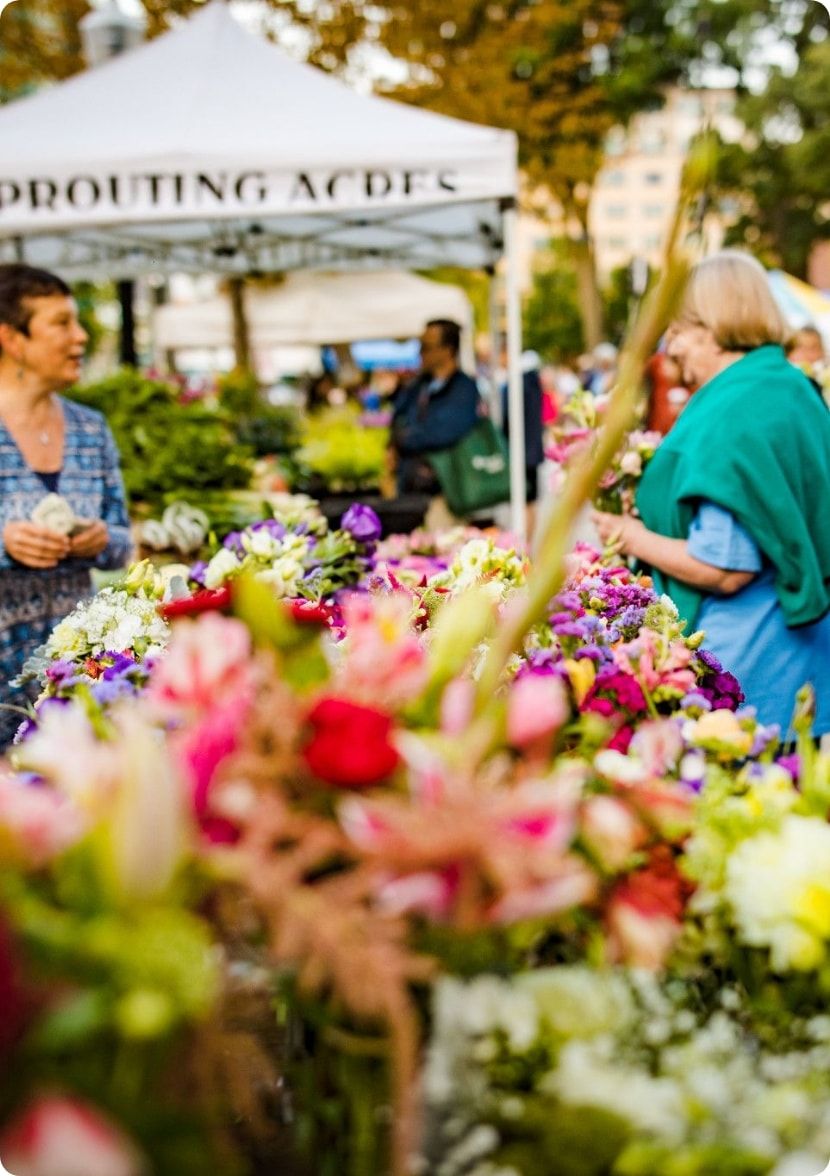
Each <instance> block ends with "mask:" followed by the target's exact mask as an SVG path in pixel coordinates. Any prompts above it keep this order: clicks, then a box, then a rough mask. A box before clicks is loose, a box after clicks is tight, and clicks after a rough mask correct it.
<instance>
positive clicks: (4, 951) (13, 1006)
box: [0, 914, 28, 1057]
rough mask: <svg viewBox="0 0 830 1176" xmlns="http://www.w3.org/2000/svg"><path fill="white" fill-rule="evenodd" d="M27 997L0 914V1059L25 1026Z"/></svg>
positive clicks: (5, 925) (3, 919) (8, 932)
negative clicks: (0, 1011)
mask: <svg viewBox="0 0 830 1176" xmlns="http://www.w3.org/2000/svg"><path fill="white" fill-rule="evenodd" d="M27 1004H28V1001H27V997H26V992H25V989H24V987H23V978H22V976H21V974H20V965H19V962H18V960H17V957H16V955H15V950H14V942H13V939H12V934H11V931H10V929H9V926H8V924H7V923H6V920H5V918H4V917H3V915H2V914H0V1009H1V1010H2V1016H0V1057H3V1056H4V1055H5V1054H7V1053H8V1052H9V1051H10V1050H11V1049H12V1047H13V1046H14V1045H15V1043H16V1042H17V1039H18V1038H19V1037H20V1035H21V1033H22V1032H23V1029H24V1027H25V1024H26V1019H27V1012H28V1009H27Z"/></svg>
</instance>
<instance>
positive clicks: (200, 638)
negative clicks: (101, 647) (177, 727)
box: [149, 612, 253, 718]
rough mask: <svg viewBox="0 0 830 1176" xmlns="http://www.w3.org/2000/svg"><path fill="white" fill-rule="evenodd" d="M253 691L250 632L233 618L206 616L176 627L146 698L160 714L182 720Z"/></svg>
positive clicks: (211, 613)
mask: <svg viewBox="0 0 830 1176" xmlns="http://www.w3.org/2000/svg"><path fill="white" fill-rule="evenodd" d="M252 689H253V674H252V666H251V635H250V633H249V632H248V629H247V628H246V626H245V625H243V623H242V622H241V621H238V620H235V619H234V618H233V617H223V616H221V615H220V614H219V613H213V612H207V613H203V614H202V615H201V616H200V617H199V618H198V619H197V620H195V621H181V622H179V624H177V625H176V628H175V631H174V634H173V639H172V641H171V643H170V646H169V648H168V650H167V653H166V654H165V656H164V657H163V658H161V659H160V661H159V663H158V665H157V667H156V669H155V671H154V673H153V676H152V678H151V681H150V689H149V698H150V701H151V703H152V704H153V706H154V707H155V708H156V709H157V710H158V711H160V712H161V714H162V715H164V716H167V717H170V718H184V717H193V716H198V715H202V714H205V713H206V712H207V711H210V710H212V709H213V708H215V707H217V706H219V705H225V704H227V703H230V702H238V700H239V698H240V697H245V698H248V697H250V695H251V693H252Z"/></svg>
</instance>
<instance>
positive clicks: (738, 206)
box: [716, 29, 830, 278]
mask: <svg viewBox="0 0 830 1176" xmlns="http://www.w3.org/2000/svg"><path fill="white" fill-rule="evenodd" d="M821 31H822V30H820V29H818V30H817V31H816V33H815V34H814V35H819V34H820V32H821ZM828 75H830V39H824V40H820V41H813V42H812V43H810V44H808V45H807V47H806V48H805V50H804V52H803V55H802V58H801V60H800V63H799V68H798V69H797V70H796V72H795V74H793V75H792V76H787V75H786V74H785V73H784V72H783V71H782V70H781V69H776V70H775V71H774V72H773V74H772V76H771V78H770V81H769V84H768V86H767V88H766V90H765V91H764V92H763V93H762V94H757V95H750V96H748V97H746V98H745V99H744V101H743V102H742V103H741V105H740V107H739V111H738V113H739V116H740V117H741V119H742V120H743V122H744V123H745V125H746V127H747V130H748V135H747V137H746V138H745V139H744V140H743V141H741V142H740V143H733V144H723V145H722V147H721V153H720V163H719V168H718V174H717V179H716V195H717V197H718V199H719V200H720V202H721V207H722V208H723V209H724V211H725V212H726V213H727V214H728V213H730V212H731V213H732V214H733V223H732V224H731V226H730V228H729V230H728V233H727V242H728V243H729V244H739V245H744V246H746V247H748V248H750V249H752V251H753V252H754V253H756V254H757V255H758V256H759V257H760V258H761V259H762V260H763V261H764V262H766V263H767V264H769V265H777V266H781V267H783V268H784V269H786V270H788V271H789V272H790V273H793V274H795V275H797V276H798V277H801V278H806V276H807V263H808V260H809V256H810V252H811V250H812V247H813V245H814V244H815V242H816V241H817V240H822V239H824V240H827V239H830V89H828V86H827V78H828Z"/></svg>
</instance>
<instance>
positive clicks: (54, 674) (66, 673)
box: [46, 658, 80, 686]
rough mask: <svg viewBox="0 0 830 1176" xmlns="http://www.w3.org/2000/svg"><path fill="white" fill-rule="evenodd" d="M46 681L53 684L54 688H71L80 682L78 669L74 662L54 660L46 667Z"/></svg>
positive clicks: (60, 659) (61, 659)
mask: <svg viewBox="0 0 830 1176" xmlns="http://www.w3.org/2000/svg"><path fill="white" fill-rule="evenodd" d="M46 679H47V681H49V682H54V684H55V685H56V686H71V685H73V683H74V682H78V681H80V679H79V678H78V667H77V666H76V665H75V663H74V662H71V661H66V660H65V659H63V658H56V659H55V661H53V662H50V663H49V665H48V666H47V667H46Z"/></svg>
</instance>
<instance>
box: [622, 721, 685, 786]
mask: <svg viewBox="0 0 830 1176" xmlns="http://www.w3.org/2000/svg"><path fill="white" fill-rule="evenodd" d="M631 751H632V754H634V755H636V756H637V758H638V759H639V760H640V761H641V763H642V764H643V766H644V767H645V769H646V771H647V772H648V774H649V775H650V776H655V777H661V776H665V775H667V774H668V773H669V772H671V771H673V770H674V768H675V767H676V766H677V762H678V760H679V759H680V756H681V755H682V753H683V736H682V734H681V732H680V726H679V724H678V723H677V722H676V721H675V720H674V719H656V720H654V721H652V722H649V723H643V724H642V725H641V726H639V727H638V728H637V731H636V733H635V735H634V738H633V739H632V740H631Z"/></svg>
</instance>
